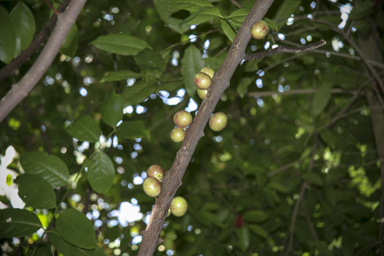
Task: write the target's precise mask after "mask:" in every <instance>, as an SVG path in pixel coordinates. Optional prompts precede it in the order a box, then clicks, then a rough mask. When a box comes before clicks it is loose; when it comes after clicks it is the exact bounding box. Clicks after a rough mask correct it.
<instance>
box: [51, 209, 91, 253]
mask: <svg viewBox="0 0 384 256" xmlns="http://www.w3.org/2000/svg"><path fill="white" fill-rule="evenodd" d="M56 228H57V231H58V232H59V234H60V235H61V236H62V237H63V238H64V239H65V240H66V241H67V242H69V243H71V244H73V245H75V246H78V247H80V248H84V249H94V248H95V245H96V235H95V231H94V229H93V224H92V222H91V221H90V220H89V219H88V218H87V217H85V215H84V214H82V213H81V212H79V211H78V210H75V209H66V210H64V211H62V212H60V213H59V218H58V219H57V220H56Z"/></svg>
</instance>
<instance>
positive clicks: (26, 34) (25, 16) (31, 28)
mask: <svg viewBox="0 0 384 256" xmlns="http://www.w3.org/2000/svg"><path fill="white" fill-rule="evenodd" d="M10 17H11V19H12V23H13V26H14V28H15V36H16V50H15V55H14V57H17V56H18V55H19V54H20V52H21V51H23V50H25V48H27V47H28V45H29V44H30V43H31V42H32V39H33V35H34V34H35V19H34V18H33V14H32V12H31V10H30V9H29V8H28V6H27V5H26V4H24V3H23V2H18V3H17V5H16V6H15V8H13V10H12V11H11V13H10Z"/></svg>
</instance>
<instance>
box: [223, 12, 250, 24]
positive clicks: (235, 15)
mask: <svg viewBox="0 0 384 256" xmlns="http://www.w3.org/2000/svg"><path fill="white" fill-rule="evenodd" d="M249 11H250V9H248V8H242V9H237V10H236V11H234V12H232V13H231V14H230V15H229V16H228V19H231V20H234V21H236V22H239V23H243V22H244V20H245V18H246V17H247V16H248V14H249Z"/></svg>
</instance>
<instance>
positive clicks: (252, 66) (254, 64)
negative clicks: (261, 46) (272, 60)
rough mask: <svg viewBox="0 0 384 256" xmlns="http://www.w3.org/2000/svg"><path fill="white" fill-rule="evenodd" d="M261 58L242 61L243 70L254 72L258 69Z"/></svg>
mask: <svg viewBox="0 0 384 256" xmlns="http://www.w3.org/2000/svg"><path fill="white" fill-rule="evenodd" d="M260 61H261V59H257V60H252V61H250V60H247V61H245V63H244V71H245V72H255V71H257V70H259V65H258V64H259V63H260Z"/></svg>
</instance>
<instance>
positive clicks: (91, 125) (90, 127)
mask: <svg viewBox="0 0 384 256" xmlns="http://www.w3.org/2000/svg"><path fill="white" fill-rule="evenodd" d="M66 131H67V132H68V133H69V135H71V136H72V137H75V138H76V139H78V140H81V141H89V142H96V141H99V137H100V134H101V130H100V127H99V125H98V124H97V123H96V121H95V119H93V118H92V117H91V116H89V115H85V116H81V117H79V118H77V119H75V121H73V123H72V124H70V125H69V126H68V127H67V129H66Z"/></svg>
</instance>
